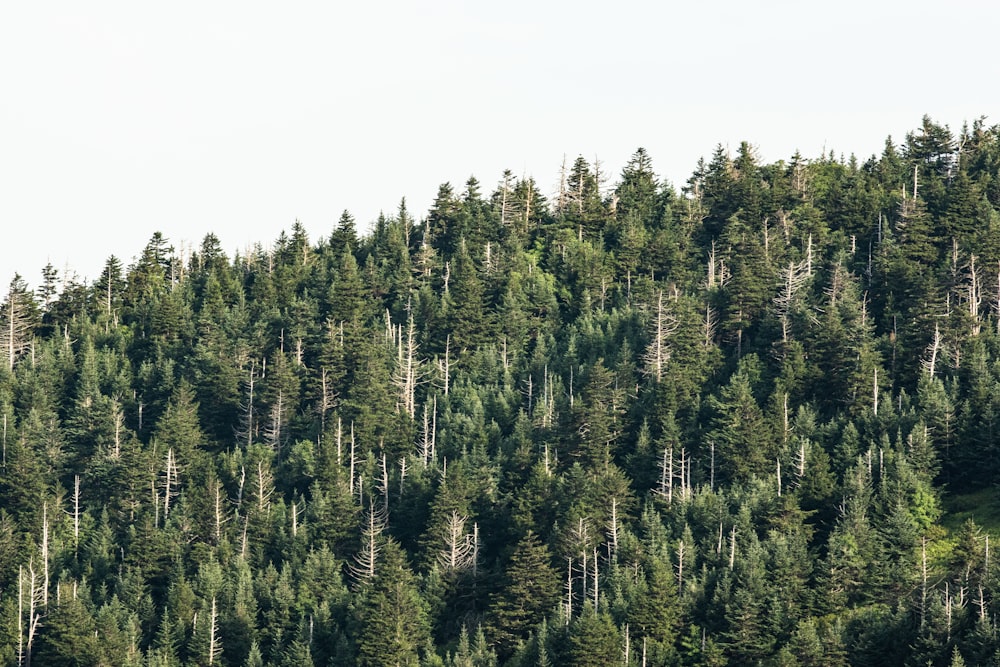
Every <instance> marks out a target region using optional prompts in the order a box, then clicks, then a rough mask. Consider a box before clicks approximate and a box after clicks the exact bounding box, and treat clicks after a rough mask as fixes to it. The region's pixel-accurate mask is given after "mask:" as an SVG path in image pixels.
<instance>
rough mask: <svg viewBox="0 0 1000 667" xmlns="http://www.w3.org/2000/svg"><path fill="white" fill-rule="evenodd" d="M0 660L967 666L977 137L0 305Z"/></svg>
mask: <svg viewBox="0 0 1000 667" xmlns="http://www.w3.org/2000/svg"><path fill="white" fill-rule="evenodd" d="M0 352H2V354H0V415H2V416H0V419H2V447H3V449H2V462H0V660H2V661H3V663H4V664H17V665H34V666H36V667H37V666H40V665H135V666H139V665H149V666H154V665H156V666H161V665H162V666H172V665H178V666H179V665H216V664H217V665H231V666H243V665H247V666H252V665H317V666H319V665H351V664H357V665H447V666H453V667H459V666H463V667H469V666H475V667H485V666H488V665H613V664H618V665H634V666H638V665H723V664H733V665H737V664H773V665H798V664H803V665H819V664H823V665H875V664H879V665H886V664H896V665H925V664H933V665H956V664H984V663H987V662H989V661H991V660H997V659H998V657H1000V653H998V651H1000V635H998V628H997V623H996V615H997V612H998V611H1000V598H998V599H994V597H993V595H994V593H998V594H1000V568H998V567H997V565H996V563H995V560H996V559H995V558H994V557H993V554H992V553H991V546H990V539H989V538H990V536H991V535H1000V518H998V517H1000V509H998V507H1000V505H998V504H997V501H996V500H995V499H994V497H993V496H994V495H995V489H996V484H997V483H998V481H1000V126H993V127H990V126H987V125H986V124H985V123H984V121H982V120H979V121H976V122H974V123H973V124H972V125H971V126H968V127H964V128H962V130H961V132H960V133H958V134H954V133H953V132H952V131H951V130H950V129H949V128H947V127H943V126H940V125H938V124H936V123H935V122H934V121H933V120H932V119H930V118H924V119H923V122H922V124H921V126H920V127H919V128H917V129H915V130H914V131H913V132H912V133H910V134H908V135H907V136H906V137H905V140H904V141H903V142H902V143H899V144H897V143H895V142H893V141H892V140H888V141H887V142H886V144H885V149H884V151H883V152H882V154H881V155H878V156H874V157H872V158H870V159H868V160H866V161H859V160H857V159H855V158H853V157H852V158H850V159H849V160H845V159H843V158H840V159H838V158H835V157H834V156H833V155H829V156H822V157H820V158H819V159H815V160H808V159H805V158H803V157H802V156H800V155H794V156H792V157H791V158H790V159H789V160H787V161H779V162H776V163H773V164H763V163H761V161H760V160H759V158H758V157H757V155H756V154H755V151H754V149H753V148H752V146H751V145H750V144H742V145H741V146H740V147H739V148H738V150H736V151H735V153H730V152H728V151H726V150H724V149H722V148H721V147H720V148H718V149H717V150H716V151H715V152H714V153H713V154H712V156H711V159H709V160H708V161H704V162H702V163H700V164H699V165H698V167H697V169H696V170H695V172H694V173H693V174H692V175H691V177H690V179H689V180H688V181H687V182H686V183H685V184H684V185H683V187H682V188H681V189H680V190H679V191H678V190H676V189H674V188H673V187H672V186H670V185H668V184H665V183H663V182H661V181H660V180H659V179H658V178H657V176H656V174H655V172H654V168H653V161H652V158H651V157H650V156H649V155H648V154H647V153H646V152H645V151H644V150H643V149H639V150H637V151H636V152H635V154H634V155H633V156H632V158H631V159H630V160H629V162H628V164H626V165H625V167H624V168H623V169H622V171H621V173H620V174H618V175H617V177H615V178H610V177H609V176H608V175H607V174H605V173H603V172H602V171H601V167H600V165H598V164H594V163H590V162H588V161H587V160H586V159H584V158H582V157H581V158H578V159H576V160H575V161H573V162H572V163H566V164H565V165H564V168H563V170H562V174H561V179H560V186H559V189H558V191H557V193H555V194H554V195H551V196H548V197H546V196H544V195H543V194H542V193H541V192H540V191H539V189H538V187H537V185H536V183H535V182H534V181H533V180H531V179H523V178H516V177H515V176H513V175H512V174H511V173H510V172H505V173H504V174H502V175H501V176H500V177H499V180H498V181H497V182H496V183H494V184H490V185H485V184H482V183H480V182H479V181H477V180H476V179H475V178H470V179H469V180H468V182H466V183H465V184H463V185H462V186H460V187H455V186H453V185H451V184H447V183H446V184H444V185H442V186H441V187H440V189H439V191H438V194H437V197H436V199H435V200H434V203H433V206H432V208H431V209H430V211H428V212H427V214H426V215H425V216H423V217H419V218H418V217H417V216H415V215H413V214H412V213H411V212H410V211H408V210H407V208H406V205H405V202H404V203H401V204H400V205H399V207H398V209H396V212H395V213H394V214H393V215H386V216H382V217H380V218H379V219H378V221H377V222H376V223H375V225H374V227H373V229H372V230H371V231H370V232H369V233H367V234H359V233H358V231H357V230H356V226H355V221H354V219H353V218H352V217H351V215H350V214H349V213H347V212H345V213H344V214H343V216H342V217H341V218H340V220H339V221H338V222H337V223H336V225H335V226H334V227H333V228H332V229H331V230H330V231H329V233H328V234H327V235H325V236H323V237H321V238H319V239H309V238H308V236H307V234H306V232H305V230H304V228H303V227H302V226H301V225H299V224H296V225H294V226H293V228H292V229H291V230H290V231H287V232H282V233H281V234H280V236H278V238H277V240H276V241H274V242H273V244H271V245H270V246H267V247H265V246H258V247H256V248H254V249H252V250H251V251H249V252H247V253H245V254H237V255H236V256H233V257H227V256H226V254H225V253H224V252H223V251H222V249H221V246H220V242H219V240H218V238H216V237H215V236H214V235H213V234H207V235H206V236H205V237H204V240H203V241H202V242H201V244H200V246H199V247H197V248H196V249H195V250H193V251H192V252H189V253H178V252H177V251H176V250H175V249H174V248H173V247H172V246H171V245H170V241H169V240H168V239H167V238H165V237H164V236H163V235H161V234H159V233H157V234H154V235H153V236H152V238H151V239H150V241H149V243H148V244H147V245H146V247H145V248H144V249H143V251H142V252H141V254H140V255H139V256H138V259H137V260H136V261H135V262H134V263H133V264H132V265H131V266H128V267H125V266H123V265H122V262H121V261H120V260H118V259H117V258H115V257H110V258H109V259H108V260H107V262H106V265H105V267H104V271H103V273H102V274H101V275H100V277H99V278H98V279H97V280H95V281H93V283H91V284H78V283H75V282H72V281H70V282H69V283H67V284H64V285H62V286H61V287H60V276H59V275H58V272H57V271H55V270H54V269H53V268H52V267H51V266H49V267H46V268H45V269H44V270H43V272H42V280H41V286H40V287H39V288H38V289H37V290H35V291H32V290H31V289H29V287H28V286H27V283H26V282H25V281H24V280H23V279H22V278H21V277H16V278H15V279H14V280H13V281H12V282H11V284H10V286H9V290H8V292H7V295H6V298H5V300H4V301H3V304H2V313H0Z"/></svg>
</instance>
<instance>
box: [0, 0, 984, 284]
mask: <svg viewBox="0 0 1000 667" xmlns="http://www.w3.org/2000/svg"><path fill="white" fill-rule="evenodd" d="M998 27H1000V3H996V2H993V1H986V0H983V1H982V2H972V1H970V0H963V1H957V2H956V1H954V0H952V1H951V2H947V3H945V2H924V1H918V2H914V1H909V2H901V1H899V2H897V1H891V2H880V1H879V0H868V1H865V2H860V1H856V0H846V1H842V2H838V3H811V2H802V1H801V0H796V1H792V0H787V1H784V0H782V1H770V2H768V1H763V0H762V1H757V2H755V1H753V0H706V1H705V2H698V3H696V2H664V1H662V0H660V1H658V2H653V1H648V2H638V1H630V0H619V1H618V2H615V3H611V2H607V1H604V2H589V1H582V0H576V1H574V2H544V1H541V2H539V1H538V0H536V1H534V2H529V1H527V0H505V1H504V2H498V3H486V2H471V1H470V2H457V1H454V2H452V1H431V2H422V3H418V2H412V1H410V2H403V1H397V0H392V1H381V2H380V1H377V0H376V1H370V2H365V3H362V2H351V3H348V2H289V3H258V2H239V3H235V2H204V1H199V2H183V1H180V2H178V1H174V2H170V3H147V2H134V1H128V2H100V1H95V2H46V1H44V0H41V1H39V2H7V3H3V7H2V8H0V229H2V236H0V280H2V281H3V284H2V286H0V291H2V292H3V293H4V294H5V293H6V285H7V283H8V282H9V280H10V278H11V277H12V276H13V274H14V273H15V272H18V273H20V274H21V275H23V276H24V277H25V278H26V279H27V280H28V281H29V283H31V284H32V285H37V283H38V282H39V278H40V275H41V269H42V267H43V266H44V265H45V264H46V263H47V262H50V261H51V263H52V264H53V265H54V266H55V267H56V268H57V269H59V270H60V273H62V272H63V271H64V270H65V267H67V266H69V267H70V270H71V271H73V272H75V273H76V274H77V275H78V279H80V280H84V279H86V280H87V281H88V282H89V281H92V280H94V279H95V278H96V277H97V276H98V274H99V273H100V270H101V267H102V266H103V264H104V261H105V260H106V258H107V257H108V256H109V255H112V254H114V255H117V256H118V257H120V258H121V259H122V260H123V261H124V262H125V263H126V264H128V263H130V262H131V261H132V259H133V258H134V257H135V256H136V255H137V254H139V253H140V252H141V250H142V248H143V247H144V246H145V244H146V242H147V241H148V240H149V237H150V236H151V235H152V234H153V232H155V231H161V232H163V234H164V235H165V236H166V237H167V238H168V239H169V240H170V241H171V243H173V244H174V245H180V244H181V243H187V244H195V245H197V244H198V243H199V242H200V240H201V239H202V237H203V236H204V235H205V234H206V233H207V232H210V231H211V232H214V233H216V234H217V235H218V236H219V237H220V239H221V240H222V245H223V248H225V249H226V251H227V252H228V253H229V254H230V255H232V253H234V252H235V251H237V250H240V249H242V248H245V247H246V246H247V244H249V243H252V242H261V243H264V244H267V243H270V242H272V241H273V240H274V239H275V238H276V237H277V236H278V234H279V233H280V232H281V230H282V229H288V228H290V226H291V225H292V223H293V222H294V221H295V220H296V219H298V220H300V221H301V222H302V224H303V225H304V226H305V228H306V229H307V230H308V231H309V233H310V238H311V239H313V240H314V241H315V240H316V239H317V238H318V237H319V236H320V235H326V234H328V233H329V232H330V230H331V229H332V228H333V226H334V225H335V223H336V220H337V218H338V217H339V215H340V212H341V211H342V210H344V209H348V210H350V211H351V212H352V213H353V214H354V215H355V217H356V219H357V220H358V223H359V227H361V228H362V229H364V228H367V227H368V226H369V225H370V223H371V222H372V221H373V220H374V219H375V218H376V217H377V216H378V213H379V211H380V210H385V211H386V212H392V211H394V210H395V209H396V207H397V206H398V203H399V201H400V199H401V198H402V197H405V198H406V200H407V202H408V205H409V208H410V210H411V212H412V213H414V214H415V215H416V216H417V217H418V218H419V217H422V216H423V215H424V214H425V213H426V210H427V208H428V206H429V205H430V202H431V201H432V199H433V198H434V195H435V194H436V192H437V188H438V185H439V184H440V183H442V182H444V181H450V182H451V183H453V184H454V185H455V186H456V188H460V186H461V185H462V184H463V183H464V182H465V181H466V179H467V178H468V177H469V176H470V175H475V176H476V177H477V178H478V179H479V180H480V181H481V182H482V184H483V191H484V193H489V192H490V191H491V190H492V188H493V187H494V185H495V184H496V183H497V182H498V181H499V179H500V175H501V173H502V172H503V170H504V169H507V168H509V169H511V170H512V171H513V172H514V173H515V174H517V175H530V176H534V178H535V179H536V181H537V182H538V183H539V185H540V187H541V188H542V190H543V192H546V193H549V192H552V191H554V189H555V185H556V183H557V176H558V169H559V164H560V162H561V161H562V159H563V156H564V155H565V156H567V158H568V159H569V160H570V161H571V160H572V159H573V158H575V157H576V156H577V155H581V154H582V155H584V156H585V157H587V158H588V159H593V158H594V157H595V156H596V157H598V158H600V160H601V161H602V162H603V164H604V167H605V169H606V170H609V171H610V172H611V173H613V174H615V175H617V174H618V173H620V171H621V168H622V166H623V165H624V163H625V161H626V160H627V159H628V157H629V156H630V155H631V154H632V153H633V152H634V151H635V149H636V148H637V147H639V146H643V147H645V148H646V149H647V150H648V151H649V153H650V154H651V156H652V158H653V165H654V168H655V170H656V171H657V173H658V174H660V176H661V177H663V178H665V179H667V180H669V181H670V182H672V183H674V184H675V185H677V186H680V185H682V184H683V182H684V181H685V180H686V179H687V177H688V175H689V174H690V173H691V171H692V169H693V168H694V166H695V164H696V162H697V161H698V159H699V158H700V157H702V156H706V157H707V156H710V154H711V152H712V150H713V148H714V147H715V146H716V144H720V143H721V144H723V145H731V146H733V147H735V146H736V145H738V143H739V142H740V141H742V140H748V141H750V142H751V143H753V144H754V145H755V146H757V148H758V150H759V153H760V155H761V157H762V158H763V159H764V160H766V161H774V160H778V159H787V158H788V157H789V156H790V155H791V154H792V153H793V152H794V151H795V150H796V149H798V150H800V151H801V152H802V154H803V155H804V156H806V157H807V158H815V157H818V156H819V155H820V154H821V153H822V152H823V151H824V150H826V151H830V150H833V151H835V152H836V153H837V154H838V155H839V154H844V155H849V154H851V153H854V154H857V155H858V156H859V157H861V158H865V157H868V156H869V155H871V154H872V153H877V152H880V151H881V149H882V146H883V143H884V141H885V138H886V136H887V135H890V134H891V135H892V136H893V138H894V139H896V140H897V141H899V140H902V139H903V136H904V135H905V133H906V132H908V131H912V130H914V129H915V128H916V127H918V126H919V124H920V119H921V117H922V116H923V115H924V114H929V115H930V116H931V117H932V118H934V119H935V120H936V121H938V122H940V123H944V124H948V125H950V126H951V128H952V129H953V130H954V131H956V132H957V131H958V129H959V128H960V127H961V124H962V122H963V121H965V120H968V121H970V122H971V121H972V120H973V119H974V118H976V117H978V116H981V115H986V116H987V117H988V121H987V122H988V123H990V124H993V123H997V122H1000V86H998V85H997V81H998V76H997V75H998V69H1000V67H998V63H1000V57H998V55H997V52H996V30H997V28H998Z"/></svg>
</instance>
